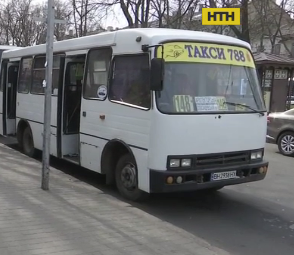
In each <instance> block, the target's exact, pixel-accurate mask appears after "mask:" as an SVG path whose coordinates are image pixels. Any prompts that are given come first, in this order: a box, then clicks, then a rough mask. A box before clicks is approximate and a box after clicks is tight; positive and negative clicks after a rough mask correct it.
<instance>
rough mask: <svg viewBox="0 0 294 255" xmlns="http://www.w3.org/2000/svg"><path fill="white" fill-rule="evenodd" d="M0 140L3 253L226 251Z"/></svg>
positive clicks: (199, 254)
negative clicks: (47, 170) (46, 183)
mask: <svg viewBox="0 0 294 255" xmlns="http://www.w3.org/2000/svg"><path fill="white" fill-rule="evenodd" d="M40 171H41V164H40V162H38V161H36V160H34V159H30V158H28V157H26V156H24V155H22V154H21V153H19V152H17V151H15V150H12V149H10V148H8V147H6V146H5V145H2V144H0V255H33V254H34V255H39V254H52V255H118V254H122V255H163V254H168V255H171V254H178V255H225V254H226V253H224V252H222V251H219V250H216V249H215V248H213V247H212V246H210V245H209V244H208V243H206V242H205V241H203V240H201V239H199V238H197V237H195V236H194V235H192V234H190V233H187V232H185V231H183V230H181V229H179V228H177V227H174V226H172V225H171V224H169V223H166V222H164V221H162V220H159V219H157V218H156V217H154V216H151V215H149V214H147V213H145V212H144V211H142V210H139V209H137V208H135V207H132V206H130V205H129V204H127V203H125V202H122V201H120V200H118V199H117V198H114V197H112V196H110V195H107V194H105V193H103V192H102V191H101V190H99V189H96V188H94V187H92V186H90V185H88V184H86V183H83V182H79V181H78V180H76V179H75V178H73V177H72V176H69V175H66V174H64V173H63V172H61V171H58V170H56V169H54V168H51V175H50V191H49V192H46V191H43V190H42V189H41V188H40V183H41V181H40V176H41V172H40Z"/></svg>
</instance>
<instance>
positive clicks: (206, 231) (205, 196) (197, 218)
mask: <svg viewBox="0 0 294 255" xmlns="http://www.w3.org/2000/svg"><path fill="white" fill-rule="evenodd" d="M7 146H9V147H11V148H13V149H16V150H18V147H17V146H16V145H15V144H8V145H7ZM38 160H40V157H39V158H38ZM51 165H52V166H53V167H54V168H56V169H59V170H60V171H62V172H64V173H66V174H69V175H71V176H73V177H75V178H77V179H78V180H80V181H82V182H85V183H87V184H89V185H92V186H94V187H96V188H97V189H100V190H102V191H103V192H105V193H108V194H110V195H112V196H114V197H116V198H118V199H120V200H122V198H121V197H120V196H119V195H118V193H117V191H116V190H115V189H113V188H112V187H108V186H106V185H105V184H104V178H103V176H101V175H99V174H97V173H94V172H92V171H89V170H86V169H81V167H78V166H76V165H74V164H71V163H68V162H65V161H62V160H58V159H56V158H52V160H51ZM129 204H130V206H134V207H136V208H139V209H141V210H143V211H145V212H147V213H149V214H151V215H153V216H155V217H157V218H159V219H161V220H163V221H167V222H169V223H171V224H173V225H175V226H177V227H179V228H181V229H184V230H186V231H188V232H190V233H192V234H194V235H196V236H198V237H201V238H203V239H205V240H206V241H208V242H210V243H211V244H212V245H215V246H218V247H219V248H222V249H224V250H226V251H228V252H231V254H232V255H248V254H254V255H264V254H267V255H276V254H283V255H293V250H294V238H293V236H294V231H293V230H291V229H290V228H289V222H288V221H286V220H285V219H283V218H282V216H281V215H279V214H277V213H276V211H275V210H274V209H273V208H277V206H278V205H277V204H275V203H273V202H270V201H265V200H263V199H261V198H259V197H258V195H257V196H256V197H255V196H254V195H249V194H245V193H241V192H238V191H237V190H235V189H234V188H225V189H223V190H222V191H219V192H216V193H205V192H198V193H180V194H168V195H152V196H151V198H150V199H149V200H148V201H146V202H145V203H143V204H138V203H129ZM289 210H291V209H289ZM292 213H293V215H294V211H293V212H292ZM293 220H294V218H293Z"/></svg>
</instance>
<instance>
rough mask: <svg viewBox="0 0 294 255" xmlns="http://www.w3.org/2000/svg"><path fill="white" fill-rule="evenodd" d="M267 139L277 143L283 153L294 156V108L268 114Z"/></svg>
mask: <svg viewBox="0 0 294 255" xmlns="http://www.w3.org/2000/svg"><path fill="white" fill-rule="evenodd" d="M267 139H268V140H269V141H271V142H274V143H276V144H277V145H278V148H279V151H280V152H281V153H282V154H283V155H285V156H294V109H291V110H288V111H285V112H275V113H270V114H269V115H268V117H267Z"/></svg>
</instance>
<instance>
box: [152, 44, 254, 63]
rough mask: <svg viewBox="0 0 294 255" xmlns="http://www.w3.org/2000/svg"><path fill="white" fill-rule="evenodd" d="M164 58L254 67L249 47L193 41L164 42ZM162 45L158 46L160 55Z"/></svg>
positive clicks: (175, 60)
mask: <svg viewBox="0 0 294 255" xmlns="http://www.w3.org/2000/svg"><path fill="white" fill-rule="evenodd" d="M163 48H164V55H163V57H164V59H165V61H166V62H197V63H207V64H208V63H209V64H224V65H235V66H247V67H251V68H255V63H254V59H253V57H252V54H251V52H250V50H249V49H246V48H244V47H239V46H232V45H221V44H214V43H196V42H195V43H194V42H170V43H165V44H164V46H163ZM161 52H162V47H158V50H157V56H158V57H160V56H161Z"/></svg>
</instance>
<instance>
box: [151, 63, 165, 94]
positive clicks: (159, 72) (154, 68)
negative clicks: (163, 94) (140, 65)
mask: <svg viewBox="0 0 294 255" xmlns="http://www.w3.org/2000/svg"><path fill="white" fill-rule="evenodd" d="M164 63H165V62H164V59H162V58H153V59H152V60H151V72H150V89H151V90H152V91H162V89H163V77H164Z"/></svg>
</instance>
